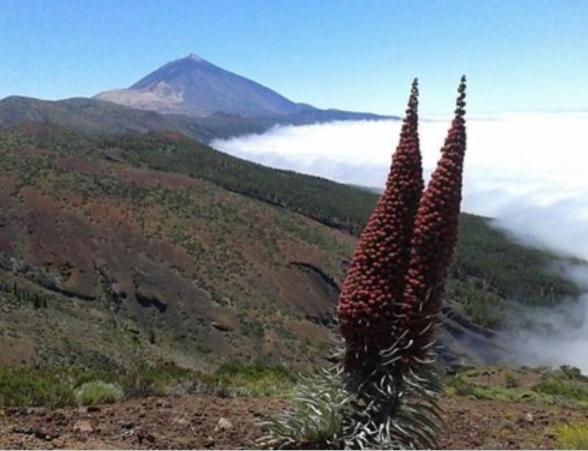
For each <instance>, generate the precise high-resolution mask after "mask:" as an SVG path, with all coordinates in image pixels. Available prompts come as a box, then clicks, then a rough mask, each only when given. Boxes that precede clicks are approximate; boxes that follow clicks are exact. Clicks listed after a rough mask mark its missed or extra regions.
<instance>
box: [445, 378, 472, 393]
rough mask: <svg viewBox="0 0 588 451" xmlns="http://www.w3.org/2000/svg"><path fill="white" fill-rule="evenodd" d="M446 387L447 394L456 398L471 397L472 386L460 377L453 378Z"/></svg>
mask: <svg viewBox="0 0 588 451" xmlns="http://www.w3.org/2000/svg"><path fill="white" fill-rule="evenodd" d="M447 385H448V388H449V392H450V393H453V394H455V395H457V396H472V395H473V394H474V386H473V385H472V384H471V383H470V382H468V381H466V380H465V379H464V377H462V376H456V377H454V378H453V379H451V380H450V381H449V383H448V384H447Z"/></svg>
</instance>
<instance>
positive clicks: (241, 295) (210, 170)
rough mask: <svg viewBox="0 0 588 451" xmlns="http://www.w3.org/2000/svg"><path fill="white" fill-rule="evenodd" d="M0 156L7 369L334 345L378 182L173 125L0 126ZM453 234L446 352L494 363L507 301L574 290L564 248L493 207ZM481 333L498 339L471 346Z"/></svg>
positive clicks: (282, 355)
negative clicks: (291, 168) (202, 138)
mask: <svg viewBox="0 0 588 451" xmlns="http://www.w3.org/2000/svg"><path fill="white" fill-rule="evenodd" d="M0 161H1V162H2V163H1V165H0V205H1V206H2V208H1V209H0V309H1V312H2V315H1V316H0V365H36V366H42V367H52V366H55V365H58V364H59V365H62V364H74V365H83V366H99V367H103V368H110V367H121V366H123V367H124V366H127V365H129V364H132V363H134V362H137V361H141V362H142V361H165V362H173V363H176V364H178V365H180V366H185V367H189V368H195V369H205V370H206V369H208V368H212V367H214V366H216V365H217V364H218V363H219V362H222V361H226V360H231V359H237V360H243V361H248V360H251V359H259V358H263V359H269V360H273V361H280V362H283V363H285V364H288V365H298V366H305V365H307V364H308V363H310V362H313V361H317V360H319V359H322V358H324V357H325V356H326V355H327V352H328V351H329V350H330V349H331V347H332V340H331V336H330V333H331V332H330V329H329V326H330V325H331V324H332V313H333V308H334V304H335V301H336V298H337V295H338V284H339V283H340V282H341V280H342V277H343V276H344V274H345V271H346V267H347V263H348V261H349V258H350V256H351V254H352V251H353V248H354V244H355V237H354V234H357V233H358V231H359V230H360V229H361V226H362V224H363V222H364V221H365V220H366V218H367V216H368V215H369V212H370V210H371V208H372V206H373V205H374V202H375V201H376V196H375V195H374V194H373V193H370V192H368V191H364V190H361V189H358V188H354V187H350V186H346V185H340V184H337V183H333V182H329V181H327V180H324V179H320V178H316V177H309V176H303V175H300V174H296V173H292V172H288V171H278V170H273V169H269V168H265V167H263V166H260V165H257V164H253V163H249V162H245V161H243V160H239V159H237V158H233V157H230V156H228V155H225V154H222V153H220V152H217V151H215V150H214V149H211V148H210V147H208V146H205V145H203V144H200V143H198V142H195V141H193V140H191V139H189V138H187V137H185V136H183V135H180V134H175V133H164V134H161V133H159V134H147V135H144V136H130V137H129V136H127V137H123V138H121V137H112V136H94V137H92V138H90V137H88V136H84V135H80V134H76V133H74V132H71V131H69V130H67V129H64V128H59V127H56V126H53V125H46V124H45V125H39V124H29V125H27V126H23V127H20V128H13V129H10V130H7V131H4V132H3V133H1V134H0ZM460 239H461V241H460V244H459V249H458V256H457V261H456V263H455V265H454V267H453V269H452V274H451V280H450V283H449V290H448V297H447V308H446V309H445V313H446V320H445V322H446V329H445V334H446V337H445V340H446V343H449V344H451V350H452V354H451V356H448V358H453V359H455V358H459V357H460V355H463V356H467V357H468V358H474V359H480V360H489V359H493V358H495V357H496V354H495V353H496V352H498V351H497V350H493V349H491V347H490V342H491V336H492V333H493V332H492V331H491V330H489V329H492V328H494V329H495V328H496V327H497V326H498V325H499V324H500V322H501V320H502V318H503V316H504V315H505V314H507V312H508V309H509V303H508V301H507V300H508V299H509V298H511V297H517V299H520V300H523V301H525V302H527V303H529V304H546V303H555V302H559V300H560V299H561V298H562V297H563V296H566V295H575V294H578V292H579V289H578V288H577V287H576V286H574V285H573V284H571V283H570V282H567V281H566V280H563V279H561V278H560V277H558V276H555V275H552V274H550V273H549V272H548V271H547V269H546V268H547V266H548V265H547V264H548V263H549V262H550V261H551V260H552V259H553V258H554V257H553V256H551V255H549V254H545V253H543V252H540V251H536V250H532V249H527V248H524V247H521V246H519V245H517V244H514V243H512V242H510V241H509V240H508V239H506V238H505V237H504V236H503V235H502V234H500V233H499V232H496V231H494V230H493V229H491V228H490V227H489V226H488V224H487V221H486V220H485V219H483V218H478V217H473V216H469V215H463V217H462V230H461V238H460ZM489 320H491V321H489ZM464 337H467V338H468V340H467V341H466V340H462V338H464ZM472 340H474V342H476V341H475V340H479V341H478V342H476V343H481V344H487V345H488V346H486V347H484V346H476V349H479V351H480V352H479V353H478V352H476V353H472V352H471V351H472V349H471V346H470V347H468V346H467V345H466V344H464V343H471V342H472Z"/></svg>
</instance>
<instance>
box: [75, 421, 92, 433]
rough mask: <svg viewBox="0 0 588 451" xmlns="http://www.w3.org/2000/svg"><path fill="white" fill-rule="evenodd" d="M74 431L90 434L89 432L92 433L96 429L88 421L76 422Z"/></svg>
mask: <svg viewBox="0 0 588 451" xmlns="http://www.w3.org/2000/svg"><path fill="white" fill-rule="evenodd" d="M73 430H74V431H77V432H82V433H88V432H92V431H93V430H94V428H93V427H92V425H91V424H90V422H89V421H88V420H79V421H76V422H75V424H74V425H73Z"/></svg>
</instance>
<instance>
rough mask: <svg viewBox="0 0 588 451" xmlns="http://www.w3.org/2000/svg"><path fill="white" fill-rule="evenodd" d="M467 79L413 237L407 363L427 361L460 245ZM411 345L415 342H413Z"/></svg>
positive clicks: (405, 325)
mask: <svg viewBox="0 0 588 451" xmlns="http://www.w3.org/2000/svg"><path fill="white" fill-rule="evenodd" d="M465 89H466V79H465V76H464V77H462V78H461V83H460V85H459V88H458V98H457V108H456V110H455V118H454V119H453V122H452V124H451V128H450V129H449V133H448V135H447V138H446V140H445V144H444V146H443V148H442V150H441V158H440V160H439V162H438V164H437V168H436V169H435V171H434V172H433V174H432V175H431V181H430V182H429V185H428V186H427V189H426V190H425V192H424V193H423V196H422V199H421V203H420V205H419V209H418V212H417V216H416V220H415V224H414V233H413V237H412V253H411V257H410V264H409V269H408V272H407V275H406V282H405V293H404V303H403V307H402V308H403V310H404V315H403V316H402V318H401V323H402V324H401V325H399V328H400V329H401V330H407V331H408V332H407V336H406V341H405V344H406V345H407V346H406V350H405V351H404V358H403V361H404V362H407V361H408V360H410V359H411V358H416V359H423V358H424V357H425V355H426V353H427V350H428V349H429V348H430V346H431V345H432V334H433V332H434V329H435V326H436V319H437V316H438V313H439V309H440V307H441V302H442V297H443V292H444V288H445V279H446V278H447V273H448V270H449V265H450V264H451V259H452V257H453V250H454V248H455V245H456V244H457V232H458V225H459V210H460V204H461V188H462V172H463V159H464V155H465V149H466V130H465V119H464V115H465V110H464V107H465ZM411 341H412V342H411Z"/></svg>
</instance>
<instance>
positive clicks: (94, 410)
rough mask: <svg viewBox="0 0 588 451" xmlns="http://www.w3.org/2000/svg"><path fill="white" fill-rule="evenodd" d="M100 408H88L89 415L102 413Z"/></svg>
mask: <svg viewBox="0 0 588 451" xmlns="http://www.w3.org/2000/svg"><path fill="white" fill-rule="evenodd" d="M100 410H101V409H100V407H98V406H88V413H93V412H100Z"/></svg>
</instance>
